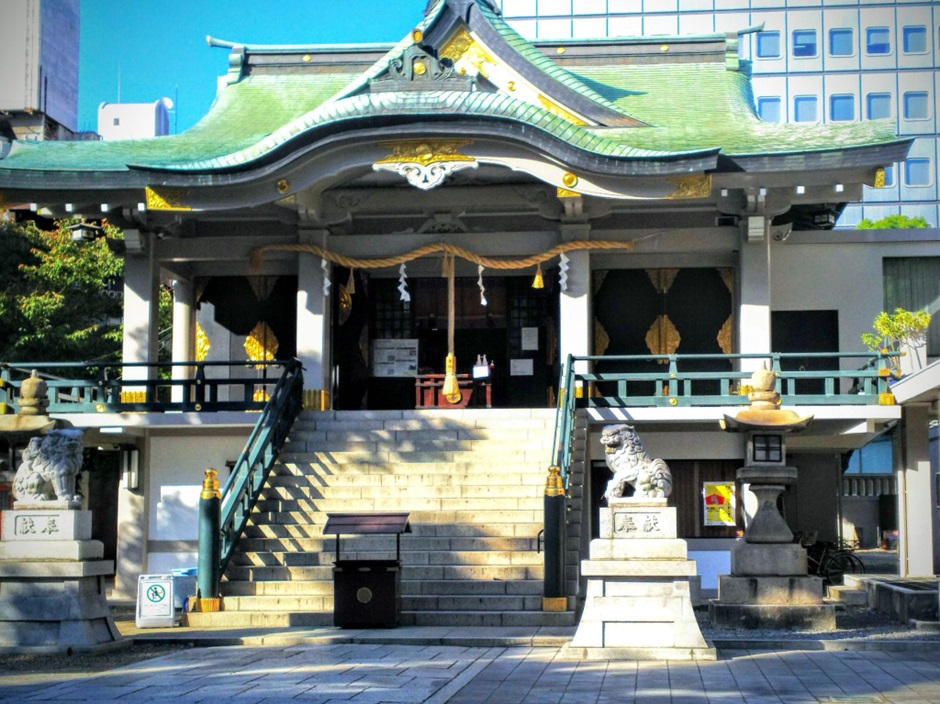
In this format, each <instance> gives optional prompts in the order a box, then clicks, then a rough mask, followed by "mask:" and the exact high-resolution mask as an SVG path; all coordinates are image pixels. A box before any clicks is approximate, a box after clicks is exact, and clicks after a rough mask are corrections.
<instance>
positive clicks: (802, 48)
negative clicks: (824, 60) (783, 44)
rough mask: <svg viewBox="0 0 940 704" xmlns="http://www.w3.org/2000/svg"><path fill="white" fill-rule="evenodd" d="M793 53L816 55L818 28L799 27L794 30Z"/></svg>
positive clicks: (804, 55)
mask: <svg viewBox="0 0 940 704" xmlns="http://www.w3.org/2000/svg"><path fill="white" fill-rule="evenodd" d="M793 55H794V56H797V57H800V58H805V57H807V56H816V30H815V29H797V30H794V32H793Z"/></svg>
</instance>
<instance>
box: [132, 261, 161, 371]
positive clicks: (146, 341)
mask: <svg viewBox="0 0 940 704" xmlns="http://www.w3.org/2000/svg"><path fill="white" fill-rule="evenodd" d="M159 284H160V277H159V267H158V266H157V263H156V260H155V257H154V254H153V249H152V248H151V247H147V248H146V249H145V251H144V252H142V253H140V254H128V255H127V256H126V257H125V258H124V342H123V352H124V357H123V359H124V361H125V362H151V363H155V362H156V361H157V350H158V343H159V340H158V334H159V318H160V316H159ZM124 378H125V379H146V378H147V370H145V369H139V368H133V367H131V368H128V369H125V371H124Z"/></svg>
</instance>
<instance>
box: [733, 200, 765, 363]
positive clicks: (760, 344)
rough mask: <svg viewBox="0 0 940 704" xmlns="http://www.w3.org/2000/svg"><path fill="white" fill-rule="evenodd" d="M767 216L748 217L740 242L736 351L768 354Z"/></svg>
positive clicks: (744, 361)
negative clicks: (744, 234)
mask: <svg viewBox="0 0 940 704" xmlns="http://www.w3.org/2000/svg"><path fill="white" fill-rule="evenodd" d="M767 224H768V223H767V219H766V218H765V217H764V216H762V215H758V216H751V217H750V218H748V232H747V234H746V236H745V238H744V241H743V242H742V243H741V254H740V273H741V276H740V279H741V281H740V297H741V299H740V300H741V306H740V309H739V313H738V351H739V352H741V353H742V354H768V353H769V352H771V351H772V350H771V344H770V291H771V289H770V238H769V237H768V236H767ZM760 365H761V361H760V360H743V361H742V364H741V369H742V370H744V371H753V370H755V369H758V368H759V367H760Z"/></svg>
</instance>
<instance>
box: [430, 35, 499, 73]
mask: <svg viewBox="0 0 940 704" xmlns="http://www.w3.org/2000/svg"><path fill="white" fill-rule="evenodd" d="M439 56H440V58H442V59H450V60H451V61H453V62H454V63H455V64H456V63H457V62H458V61H460V60H461V59H466V60H467V62H468V63H469V64H470V65H471V66H473V68H475V69H476V70H477V72H478V73H480V74H481V75H482V76H483V77H488V76H489V74H490V69H488V68H487V64H488V65H490V66H493V67H495V66H496V65H497V60H496V59H494V58H493V55H492V54H491V53H490V52H489V50H488V49H487V48H486V47H485V46H483V44H481V43H480V42H478V41H477V40H476V39H475V38H474V37H473V35H471V34H470V32H468V31H467V30H466V29H464V28H460V29H458V30H457V31H456V32H455V33H454V35H453V36H452V37H451V38H450V39H448V40H447V41H446V42H445V43H444V46H443V47H441V51H440V54H439Z"/></svg>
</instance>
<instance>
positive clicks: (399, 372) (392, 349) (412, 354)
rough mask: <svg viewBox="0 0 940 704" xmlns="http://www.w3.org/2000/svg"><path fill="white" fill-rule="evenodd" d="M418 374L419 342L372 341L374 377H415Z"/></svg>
mask: <svg viewBox="0 0 940 704" xmlns="http://www.w3.org/2000/svg"><path fill="white" fill-rule="evenodd" d="M417 374H418V341H417V340H373V341H372V376H381V377H394V376H410V377H414V376H416V375H417Z"/></svg>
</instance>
